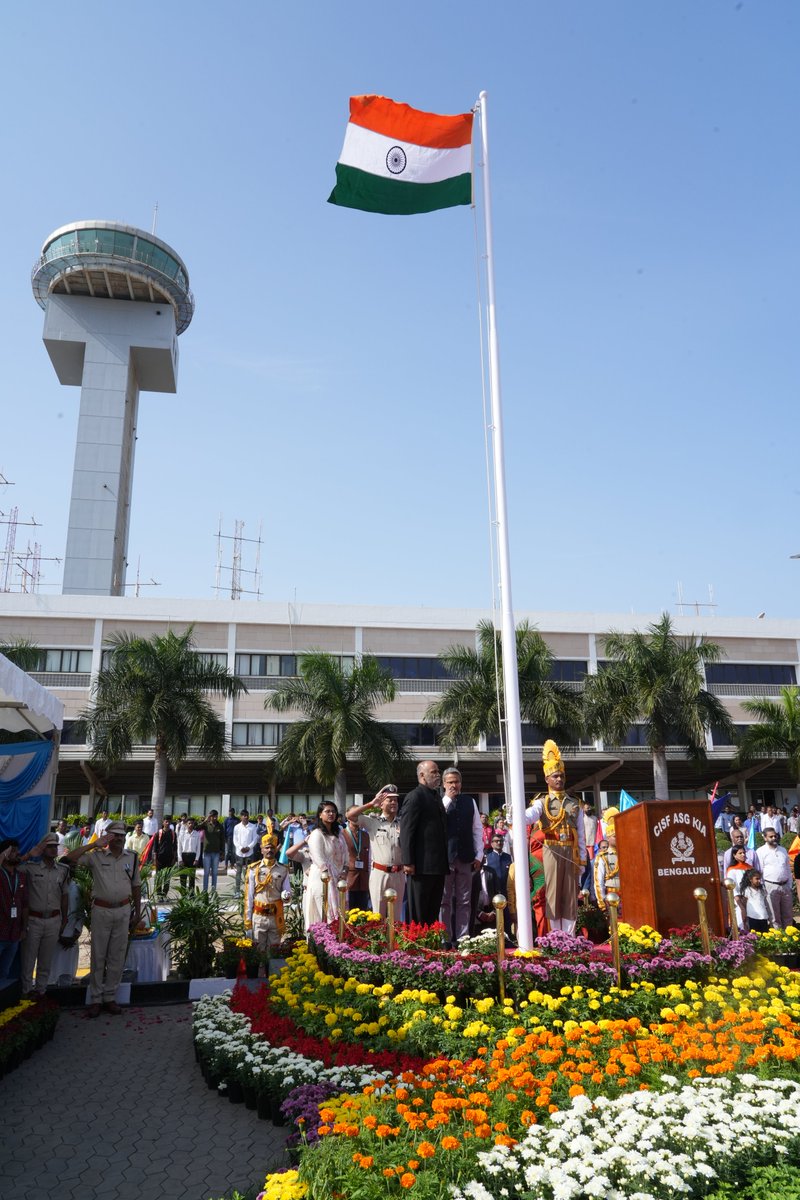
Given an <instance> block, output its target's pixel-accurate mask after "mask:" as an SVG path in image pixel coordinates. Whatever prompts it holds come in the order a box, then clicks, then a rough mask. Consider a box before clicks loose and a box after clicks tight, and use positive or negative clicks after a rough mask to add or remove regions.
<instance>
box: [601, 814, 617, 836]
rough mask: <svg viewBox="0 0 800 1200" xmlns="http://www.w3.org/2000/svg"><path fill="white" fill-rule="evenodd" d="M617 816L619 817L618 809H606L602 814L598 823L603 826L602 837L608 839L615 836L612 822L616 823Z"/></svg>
mask: <svg viewBox="0 0 800 1200" xmlns="http://www.w3.org/2000/svg"><path fill="white" fill-rule="evenodd" d="M618 816H619V809H618V808H607V809H606V811H605V812H604V813H603V815H602V817H601V818H600V821H601V824H602V826H603V836H604V837H608V836H609V835H610V836H611V837H614V836H615V834H614V822H615V821H616V819H617V817H618Z"/></svg>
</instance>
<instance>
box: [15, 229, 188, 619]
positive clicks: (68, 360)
mask: <svg viewBox="0 0 800 1200" xmlns="http://www.w3.org/2000/svg"><path fill="white" fill-rule="evenodd" d="M31 282H32V285H33V294H34V297H35V298H36V301H37V303H38V304H39V305H41V307H42V308H43V309H44V313H45V316H44V335H43V336H44V344H45V346H46V347H47V352H48V354H49V355H50V359H51V362H52V364H53V366H54V367H55V371H56V375H57V376H58V379H59V382H60V383H66V384H71V385H72V386H74V387H80V389H81V405H80V416H79V420H78V442H77V446H76V449H75V468H74V472H73V476H72V498H71V500H70V508H69V530H68V532H67V548H66V554H65V557H64V583H63V587H62V591H63V592H64V594H65V595H80V596H87V595H89V596H121V595H124V589H125V568H126V565H127V550H128V529H129V525H130V511H131V488H132V482H133V452H134V447H135V444H136V421H137V411H138V406H139V392H140V390H141V391H145V392H175V391H176V390H177V376H178V335H179V334H181V333H183V331H184V329H186V327H187V326H188V324H189V322H190V321H191V319H192V315H193V313H194V297H193V296H192V293H191V291H190V290H189V275H188V272H187V270H186V267H185V266H184V264H183V262H182V261H181V259H180V258H179V257H178V255H177V254H176V253H175V251H174V250H172V249H171V248H170V247H169V246H168V245H167V244H166V242H162V241H161V239H160V238H157V237H155V236H154V235H153V234H151V233H144V232H143V230H141V229H134V228H133V227H132V226H131V225H119V224H117V223H116V222H115V221H75V222H74V223H73V224H71V225H64V226H63V227H62V228H61V229H57V230H56V231H55V233H52V234H51V235H50V237H49V238H48V239H47V241H46V242H45V243H44V246H43V247H42V253H41V256H40V258H39V261H38V262H37V263H36V265H35V266H34V268H33V274H32V280H31Z"/></svg>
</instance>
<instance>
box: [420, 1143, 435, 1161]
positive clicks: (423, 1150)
mask: <svg viewBox="0 0 800 1200" xmlns="http://www.w3.org/2000/svg"><path fill="white" fill-rule="evenodd" d="M435 1153H436V1147H435V1146H434V1144H433V1142H420V1144H419V1145H418V1146H417V1154H418V1155H419V1156H420V1158H433V1156H434V1154H435Z"/></svg>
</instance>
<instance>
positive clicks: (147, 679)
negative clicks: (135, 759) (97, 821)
mask: <svg viewBox="0 0 800 1200" xmlns="http://www.w3.org/2000/svg"><path fill="white" fill-rule="evenodd" d="M192 633H193V626H191V625H190V626H189V628H188V629H186V630H185V631H184V632H183V633H173V632H172V631H170V632H169V633H166V634H155V635H154V636H153V637H150V638H143V637H134V636H132V635H131V634H128V633H117V634H114V636H113V637H111V638H109V640H108V643H107V645H108V646H110V647H111V650H112V653H111V656H110V662H109V665H108V667H107V668H106V669H105V670H102V671H101V672H100V674H99V675H98V677H97V680H96V682H95V684H94V687H93V689H92V703H91V705H90V706H89V707H88V708H87V709H86V710H85V711H84V712H83V713H82V714H81V720H83V721H85V723H86V732H87V740H88V741H89V742H90V743H91V745H92V748H93V760H94V761H96V762H99V763H100V764H102V766H104V767H106V768H109V769H110V768H112V767H114V766H115V765H116V764H117V763H119V762H121V761H122V760H123V759H125V758H127V757H128V755H129V754H130V753H131V750H132V749H133V747H134V745H137V744H141V743H143V742H147V741H149V740H151V739H153V738H154V739H155V761H154V764H153V795H152V799H151V801H150V804H151V807H152V809H153V815H154V816H155V818H156V819H157V820H158V821H159V822H160V821H161V818H162V816H163V815H164V795H165V793H166V787H167V768H168V767H172V769H173V770H176V769H177V768H178V767H179V766H180V764H181V763H182V762H183V760H184V759H185V758H186V756H187V754H188V753H189V749H190V747H196V748H197V750H198V751H199V752H200V754H202V756H203V757H204V758H206V759H210V761H211V762H220V761H222V760H223V759H224V758H225V757H227V754H226V748H225V725H224V722H223V721H221V720H220V719H219V717H218V716H217V714H216V713H215V711H214V709H213V707H212V706H211V704H210V702H209V700H208V697H207V695H206V693H208V692H210V693H211V694H212V695H216V696H226V697H227V696H238V695H239V694H240V693H241V692H243V691H246V690H247V689H246V688H245V686H244V684H243V682H242V681H241V679H239V678H238V676H236V675H232V674H231V673H230V672H229V671H228V669H227V667H223V666H221V665H220V664H218V663H215V662H209V661H207V660H205V659H204V658H203V657H202V656H201V655H200V654H198V653H197V651H196V650H195V647H194V642H193V639H192Z"/></svg>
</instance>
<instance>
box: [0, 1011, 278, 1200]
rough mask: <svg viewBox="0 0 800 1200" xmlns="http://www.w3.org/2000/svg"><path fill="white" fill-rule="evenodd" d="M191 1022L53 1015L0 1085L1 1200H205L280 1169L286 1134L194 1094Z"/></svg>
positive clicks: (198, 1083) (180, 1016) (156, 1015)
mask: <svg viewBox="0 0 800 1200" xmlns="http://www.w3.org/2000/svg"><path fill="white" fill-rule="evenodd" d="M191 1019H192V1007H191V1005H189V1004H180V1005H174V1006H171V1007H163V1008H130V1009H125V1010H124V1014H123V1016H121V1017H111V1016H107V1015H106V1014H103V1016H101V1017H100V1018H99V1019H97V1020H89V1019H87V1018H86V1016H85V1014H84V1012H83V1011H81V1010H77V1009H68V1010H65V1011H62V1013H61V1017H60V1019H59V1022H58V1027H57V1029H56V1034H55V1037H54V1039H53V1041H51V1042H48V1044H47V1045H46V1046H45V1047H43V1048H42V1049H41V1050H38V1051H37V1052H36V1053H35V1054H34V1055H33V1056H32V1057H31V1058H29V1059H28V1060H27V1062H25V1063H23V1064H22V1066H21V1067H18V1068H17V1070H16V1071H13V1072H11V1074H9V1075H7V1076H6V1077H5V1078H4V1079H3V1081H2V1084H0V1096H1V1097H2V1106H3V1125H4V1128H3V1136H2V1139H0V1180H2V1184H0V1195H2V1200H53V1197H54V1196H58V1197H59V1200H209V1197H213V1198H214V1200H217V1197H221V1196H224V1195H226V1193H228V1192H230V1191H232V1190H233V1189H234V1188H238V1189H239V1191H242V1192H245V1191H247V1190H248V1189H250V1188H253V1187H257V1186H260V1185H261V1184H262V1183H263V1180H264V1174H265V1172H266V1171H267V1170H268V1169H270V1168H277V1167H280V1166H285V1165H287V1164H286V1159H285V1155H284V1151H283V1145H284V1140H285V1137H286V1133H287V1130H285V1129H275V1128H274V1127H273V1126H272V1125H271V1124H270V1123H269V1122H268V1121H260V1120H259V1119H258V1117H257V1115H256V1114H255V1113H254V1112H251V1111H250V1110H248V1109H246V1108H245V1106H244V1105H243V1104H231V1103H230V1102H229V1101H228V1100H226V1099H222V1098H220V1097H219V1096H218V1094H217V1093H216V1092H212V1091H210V1090H209V1088H208V1087H207V1086H206V1083H205V1081H204V1079H203V1077H202V1075H201V1074H200V1068H199V1067H198V1065H197V1063H196V1062H195V1058H194V1051H193V1048H192V1034H191V1029H192V1026H191Z"/></svg>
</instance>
